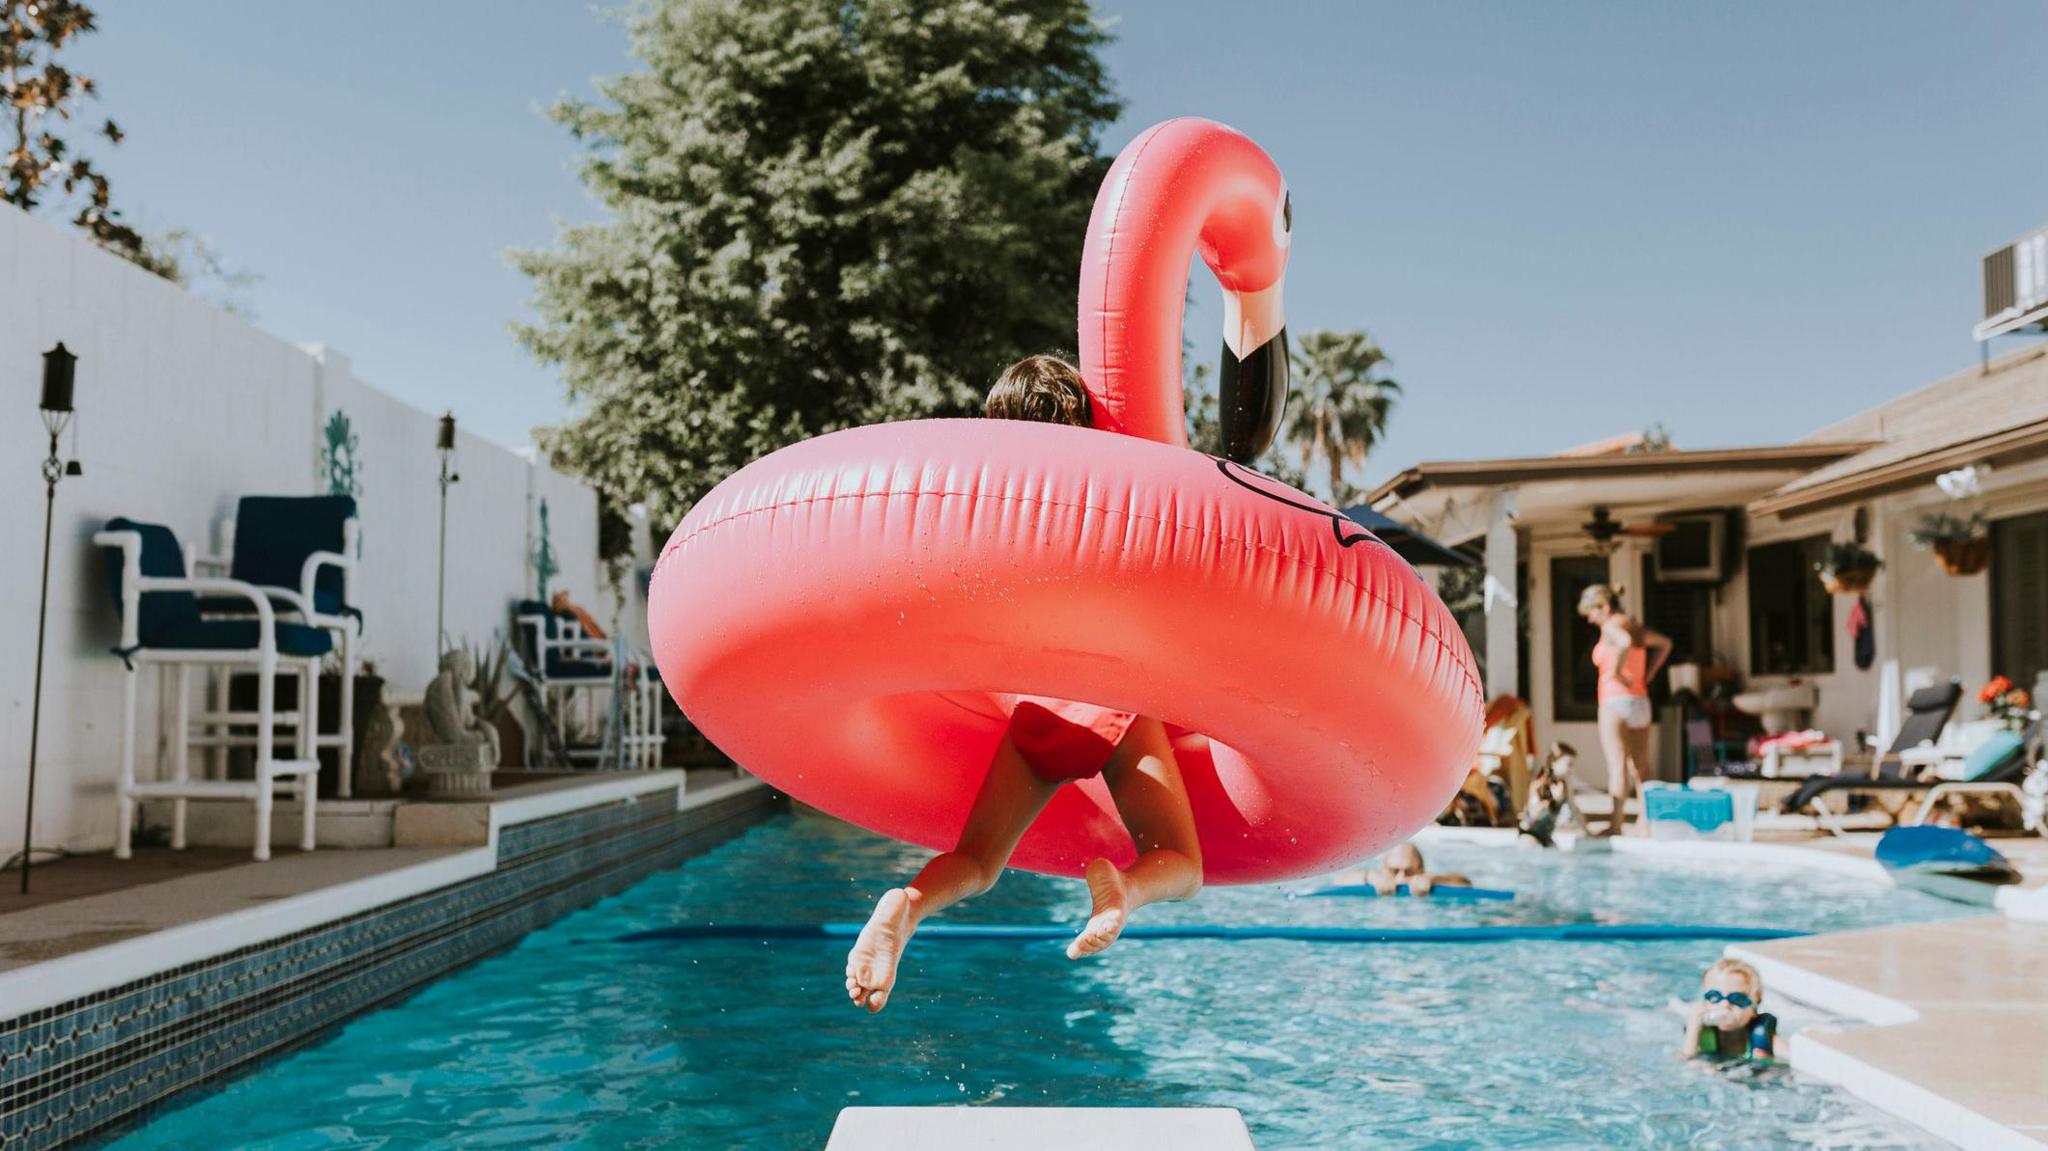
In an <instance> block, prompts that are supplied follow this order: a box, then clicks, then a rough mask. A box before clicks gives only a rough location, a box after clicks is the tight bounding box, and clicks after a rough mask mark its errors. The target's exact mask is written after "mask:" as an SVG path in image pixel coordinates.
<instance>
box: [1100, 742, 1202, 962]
mask: <svg viewBox="0 0 2048 1151" xmlns="http://www.w3.org/2000/svg"><path fill="white" fill-rule="evenodd" d="M1102 778H1103V782H1105V783H1107V784H1108V785H1109V793H1110V795H1112V796H1114V797H1115V799H1116V810H1117V814H1118V815H1120V816H1122V817H1123V821H1124V828H1125V829H1126V830H1128V831H1129V832H1130V833H1131V841H1132V843H1133V844H1135V845H1136V846H1137V848H1138V859H1137V862H1135V863H1133V864H1131V867H1130V870H1128V871H1123V872H1119V871H1118V870H1117V869H1116V868H1115V867H1114V866H1112V865H1111V864H1110V862H1109V861H1108V860H1107V859H1096V860H1092V861H1090V862H1089V864H1088V873H1087V874H1088V895H1089V898H1090V900H1091V901H1092V905H1093V906H1092V908H1091V910H1090V913H1089V917H1088V926H1087V927H1085V928H1083V929H1082V930H1081V934H1080V935H1078V936H1076V937H1075V939H1074V941H1073V942H1072V943H1070V944H1068V945H1067V958H1069V959H1079V958H1081V957H1082V956H1084V955H1094V954H1095V953H1097V952H1099V951H1102V950H1104V949H1106V948H1108V947H1109V945H1110V944H1112V943H1115V942H1116V940H1117V936H1119V935H1121V934H1123V930H1124V925H1125V924H1126V923H1127V922H1129V920H1130V916H1131V913H1132V912H1134V911H1136V910H1138V909H1139V908H1140V907H1144V906H1145V905H1146V904H1149V903H1161V902H1172V901H1175V900H1181V899H1186V898H1188V897H1190V896H1192V895H1194V894H1195V893H1196V892H1197V891H1200V890H1201V889H1202V845H1201V841H1200V839H1198V838H1197V837H1196V835H1195V816H1194V812H1193V811H1192V810H1191V809H1190V808H1189V807H1188V793H1187V788H1186V787H1185V786H1183V784H1182V783H1181V778H1180V764H1179V763H1177V762H1175V760H1174V758H1173V744H1172V743H1170V742H1169V741H1168V740H1167V738H1166V728H1165V726H1164V725H1163V724H1161V723H1160V722H1159V721H1158V720H1156V719H1152V718H1150V717H1147V716H1139V717H1138V719H1137V721H1136V722H1135V723H1133V724H1131V729H1130V730H1129V731H1128V732H1126V733H1124V738H1123V741H1122V742H1120V743H1118V744H1117V747H1116V751H1115V753H1114V754H1112V755H1111V756H1110V758H1109V764H1108V766H1106V767H1104V768H1103V769H1102Z"/></svg>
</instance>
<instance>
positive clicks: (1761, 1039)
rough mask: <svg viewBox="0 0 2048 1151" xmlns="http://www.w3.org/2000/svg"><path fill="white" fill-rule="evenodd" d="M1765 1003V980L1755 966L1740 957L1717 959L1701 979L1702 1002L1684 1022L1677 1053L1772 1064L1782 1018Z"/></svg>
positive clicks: (1775, 1056)
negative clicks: (1773, 1012)
mask: <svg viewBox="0 0 2048 1151" xmlns="http://www.w3.org/2000/svg"><path fill="white" fill-rule="evenodd" d="M1763 1002H1764V981H1763V977H1762V976H1760V975H1758V974H1757V973H1756V968H1754V967H1751V966H1750V965H1749V964H1747V963H1744V962H1743V961H1742V960H1740V959H1722V960H1717V961H1716V962H1715V963H1714V965H1713V966H1712V967H1709V968H1707V973H1706V974H1705V975H1703V976H1701V977H1700V998H1699V1002H1697V1003H1695V1004H1693V1006H1692V1012H1691V1014H1690V1015H1689V1016H1688V1017H1687V1019H1686V1024H1685V1041H1684V1042H1683V1043H1681V1044H1679V1047H1678V1053H1679V1055H1681V1056H1683V1057H1684V1058H1686V1059H1711V1060H1716V1061H1720V1060H1734V1059H1741V1060H1747V1061H1748V1062H1751V1063H1769V1062H1772V1061H1774V1060H1775V1059H1776V1058H1777V1054H1776V1052H1775V1051H1774V1050H1773V1048H1774V1047H1775V1045H1776V1043H1777V1037H1778V1017H1777V1016H1775V1015H1772V1014H1770V1013H1768V1012H1766V1011H1762V1010H1760V1008H1761V1007H1762V1006H1763Z"/></svg>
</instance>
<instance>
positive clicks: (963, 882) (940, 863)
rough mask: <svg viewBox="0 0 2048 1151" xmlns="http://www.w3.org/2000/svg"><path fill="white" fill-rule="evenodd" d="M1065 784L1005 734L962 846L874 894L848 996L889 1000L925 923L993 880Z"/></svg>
mask: <svg viewBox="0 0 2048 1151" xmlns="http://www.w3.org/2000/svg"><path fill="white" fill-rule="evenodd" d="M1058 788H1059V785H1058V784H1056V783H1047V782H1046V781H1045V780H1043V779H1040V778H1039V777H1038V776H1037V774H1036V773H1034V772H1033V771H1032V770H1031V768H1030V766H1029V765H1027V764H1026V763H1025V762H1024V757H1023V756H1021V755H1018V754H1017V748H1016V746H1015V745H1014V744H1012V743H1011V742H1010V737H1009V736H1007V735H1006V736H1004V737H1003V742H1002V743H1001V744H999V745H998V746H997V747H996V754H995V758H994V759H993V760H991V761H990V762H989V767H988V775H987V776H985V777H983V779H982V781H981V790H980V791H979V792H977V793H975V796H974V806H973V807H972V808H970V809H968V812H967V825H966V826H965V827H963V828H962V829H961V831H960V844H959V846H957V847H955V848H954V849H953V850H951V851H949V852H946V853H945V854H944V855H940V856H937V857H935V858H934V859H933V860H932V861H931V862H930V863H927V864H925V865H924V869H923V870H922V871H919V872H918V873H917V878H915V879H913V880H911V881H910V885H909V886H908V887H896V888H891V889H890V890H888V891H886V892H883V893H882V898H880V899H878V900H876V901H875V913H874V914H873V915H872V916H870V917H869V919H868V924H867V926H866V927H863V928H862V929H861V932H860V938H859V939H857V940H855V941H854V945H853V950H852V951H850V952H848V953H847V956H846V994H847V997H848V998H850V999H852V1000H853V1001H854V1002H855V1003H857V1004H859V1005H860V1006H862V1007H865V1008H867V1009H868V1010H869V1011H871V1012H872V1011H880V1010H881V1009H882V1008H883V1007H885V1006H887V1005H888V1002H889V995H890V992H891V991H893V990H894V989H895V986H896V966H897V964H898V963H900V962H902V959H903V949H904V948H905V947H906V946H908V945H909V943H910V937H911V936H912V935H914V934H916V933H917V927H918V924H920V923H923V922H924V920H925V917H926V916H929V915H935V914H937V913H938V912H940V911H942V910H944V909H945V908H948V907H951V906H952V905H953V904H955V903H958V902H960V901H961V900H963V899H969V898H972V897H973V896H976V895H980V894H981V893H982V892H984V891H987V890H988V889H989V888H991V887H994V886H995V882H996V877H997V876H999V875H1001V874H1002V873H1003V867H1004V865H1005V864H1007V863H1009V861H1010V854H1011V853H1012V852H1014V851H1016V850H1017V841H1018V840H1019V839H1022V838H1023V837H1024V832H1025V830H1026V829H1027V828H1029V827H1030V826H1031V821H1032V820H1034V819H1036V818H1038V813H1039V811H1040V810H1042V809H1043V808H1044V807H1045V804H1046V801H1047V800H1050V799H1051V798H1052V795H1053V792H1054V791H1056V790H1058Z"/></svg>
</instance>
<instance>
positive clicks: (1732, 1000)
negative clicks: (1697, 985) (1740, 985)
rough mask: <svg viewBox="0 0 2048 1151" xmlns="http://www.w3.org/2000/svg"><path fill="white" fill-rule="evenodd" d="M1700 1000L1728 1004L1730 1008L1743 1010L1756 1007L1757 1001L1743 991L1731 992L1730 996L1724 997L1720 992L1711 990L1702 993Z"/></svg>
mask: <svg viewBox="0 0 2048 1151" xmlns="http://www.w3.org/2000/svg"><path fill="white" fill-rule="evenodd" d="M1700 998H1701V999H1704V1000H1706V1001H1707V1002H1709V1003H1721V1002H1726V1003H1727V1004H1728V1006H1730V1007H1737V1008H1741V1007H1755V1006H1756V1000H1754V999H1751V998H1750V997H1749V995H1748V993H1747V992H1742V991H1730V992H1729V993H1728V994H1726V995H1723V994H1721V993H1720V992H1719V991H1715V990H1713V989H1711V988H1709V989H1708V990H1706V991H1703V992H1701V993H1700Z"/></svg>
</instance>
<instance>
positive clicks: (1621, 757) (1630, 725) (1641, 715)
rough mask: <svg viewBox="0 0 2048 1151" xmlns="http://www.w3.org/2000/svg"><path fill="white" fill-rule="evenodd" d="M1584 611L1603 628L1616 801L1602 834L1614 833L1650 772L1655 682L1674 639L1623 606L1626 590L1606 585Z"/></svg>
mask: <svg viewBox="0 0 2048 1151" xmlns="http://www.w3.org/2000/svg"><path fill="white" fill-rule="evenodd" d="M1579 615H1580V616H1581V617H1583V618H1584V619H1585V621H1586V622H1587V623H1590V624H1592V625H1593V626H1594V627H1596V628H1599V629H1600V642H1599V643H1598V644H1595V645H1594V647H1593V666H1594V667H1595V668H1597V669H1598V670H1599V672H1600V690H1599V698H1600V750H1601V752H1602V754H1603V755H1604V756H1605V757H1606V759H1607V794H1608V795H1609V796H1610V797H1612V799H1613V802H1614V808H1613V814H1612V815H1610V816H1609V817H1608V820H1607V829H1606V831H1604V832H1603V833H1602V834H1604V835H1615V834H1618V833H1619V832H1620V831H1621V827H1622V823H1623V822H1624V821H1625V820H1626V818H1627V815H1628V801H1629V799H1630V798H1631V797H1633V796H1634V795H1635V793H1636V791H1637V789H1638V788H1640V787H1641V786H1642V781H1643V776H1644V775H1645V774H1646V773H1647V772H1648V771H1649V767H1650V680H1651V678H1652V677H1654V676H1655V675H1656V674H1657V673H1658V672H1659V671H1660V670H1662V669H1663V667H1664V661H1665V659H1667V658H1668V657H1669V656H1670V655H1671V640H1670V639H1669V638H1667V637H1665V636H1663V635H1661V634H1659V633H1657V632H1654V631H1651V630H1650V629H1649V628H1647V627H1644V626H1643V625H1642V624H1641V623H1638V622H1637V621H1636V620H1634V619H1632V618H1630V617H1629V615H1628V613H1626V612H1624V611H1622V610H1621V593H1620V592H1618V591H1616V590H1615V589H1614V588H1612V587H1609V586H1608V585H1606V584H1594V585H1593V586H1592V587H1589V588H1587V589H1586V590H1585V593H1584V594H1582V595H1581V596H1579Z"/></svg>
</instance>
